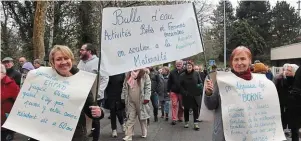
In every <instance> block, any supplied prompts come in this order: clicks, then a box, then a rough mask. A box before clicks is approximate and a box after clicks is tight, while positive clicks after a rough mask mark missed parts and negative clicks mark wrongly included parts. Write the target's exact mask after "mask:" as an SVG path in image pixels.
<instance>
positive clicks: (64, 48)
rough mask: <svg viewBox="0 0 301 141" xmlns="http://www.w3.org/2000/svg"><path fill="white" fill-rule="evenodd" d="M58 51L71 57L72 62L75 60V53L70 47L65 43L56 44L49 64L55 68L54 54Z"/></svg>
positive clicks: (50, 55)
mask: <svg viewBox="0 0 301 141" xmlns="http://www.w3.org/2000/svg"><path fill="white" fill-rule="evenodd" d="M58 51H60V52H62V54H63V55H65V56H67V57H68V58H70V59H71V61H72V62H73V61H74V55H73V53H72V51H71V50H70V48H69V47H67V46H63V45H55V46H54V47H53V48H52V49H51V51H50V53H49V65H50V66H51V67H52V68H54V54H55V53H56V52H58Z"/></svg>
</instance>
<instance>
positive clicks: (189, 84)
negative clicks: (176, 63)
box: [180, 70, 202, 108]
mask: <svg viewBox="0 0 301 141" xmlns="http://www.w3.org/2000/svg"><path fill="white" fill-rule="evenodd" d="M201 82H202V81H201V79H200V76H199V73H198V72H195V71H193V70H192V71H191V72H187V71H185V72H184V73H182V74H181V76H180V85H181V94H182V97H183V105H184V107H186V108H192V107H194V106H201V94H202V90H201V89H200V88H199V87H198V85H202V83H201Z"/></svg>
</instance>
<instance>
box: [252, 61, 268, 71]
mask: <svg viewBox="0 0 301 141" xmlns="http://www.w3.org/2000/svg"><path fill="white" fill-rule="evenodd" d="M253 72H254V73H261V72H267V68H266V67H265V65H264V64H263V63H256V64H254V71H253Z"/></svg>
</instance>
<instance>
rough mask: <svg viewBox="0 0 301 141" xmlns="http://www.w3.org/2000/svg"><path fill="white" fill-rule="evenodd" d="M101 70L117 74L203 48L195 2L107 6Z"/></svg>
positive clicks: (104, 13)
mask: <svg viewBox="0 0 301 141" xmlns="http://www.w3.org/2000/svg"><path fill="white" fill-rule="evenodd" d="M101 36H102V37H101V38H102V39H101V72H102V74H104V75H115V74H119V73H124V72H127V71H131V70H134V69H140V68H145V67H149V66H153V65H158V64H163V63H167V62H171V61H174V60H178V59H183V58H186V57H190V56H193V55H196V54H198V53H200V52H202V51H203V49H202V43H201V39H200V33H199V30H198V26H197V20H196V18H195V13H194V9H193V5H192V3H189V4H181V5H165V6H140V7H129V8H105V9H104V10H103V16H102V35H101Z"/></svg>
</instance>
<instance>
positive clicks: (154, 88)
mask: <svg viewBox="0 0 301 141" xmlns="http://www.w3.org/2000/svg"><path fill="white" fill-rule="evenodd" d="M149 78H150V79H151V92H152V95H163V91H164V84H163V83H164V82H163V79H162V75H161V74H160V73H159V72H158V71H155V70H152V71H150V73H149Z"/></svg>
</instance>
